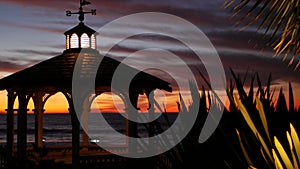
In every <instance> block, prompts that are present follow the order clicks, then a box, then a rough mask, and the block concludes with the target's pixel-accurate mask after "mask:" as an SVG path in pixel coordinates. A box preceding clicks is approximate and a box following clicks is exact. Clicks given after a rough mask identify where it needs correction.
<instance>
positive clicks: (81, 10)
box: [66, 0, 96, 22]
mask: <svg viewBox="0 0 300 169" xmlns="http://www.w3.org/2000/svg"><path fill="white" fill-rule="evenodd" d="M89 4H91V2H89V1H86V0H80V7H79V11H78V12H71V11H66V15H67V16H72V15H73V14H78V15H79V17H78V19H79V21H80V22H83V21H84V14H92V15H96V9H92V10H91V11H90V12H85V11H83V8H82V7H83V6H85V5H89Z"/></svg>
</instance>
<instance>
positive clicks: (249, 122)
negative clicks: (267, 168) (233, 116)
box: [235, 97, 272, 159]
mask: <svg viewBox="0 0 300 169" xmlns="http://www.w3.org/2000/svg"><path fill="white" fill-rule="evenodd" d="M235 99H236V101H237V104H238V106H239V108H240V110H241V113H242V115H243V117H244V119H245V121H246V123H247V124H248V126H249V127H250V129H251V130H252V132H253V134H255V135H256V136H257V139H258V141H259V142H260V143H261V145H262V146H263V148H264V150H265V152H266V153H267V155H268V157H269V158H270V159H272V156H271V152H270V150H269V148H268V146H267V144H266V142H265V141H264V139H263V138H262V136H261V134H260V133H259V132H258V130H257V129H256V127H255V125H254V123H253V121H252V120H251V118H250V116H249V114H248V111H247V109H246V108H245V106H244V105H243V104H242V102H241V101H240V99H238V98H237V97H235Z"/></svg>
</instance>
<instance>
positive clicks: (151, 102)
mask: <svg viewBox="0 0 300 169" xmlns="http://www.w3.org/2000/svg"><path fill="white" fill-rule="evenodd" d="M146 95H147V97H148V105H149V108H148V113H149V114H148V115H149V116H148V117H149V120H150V119H151V120H152V119H154V113H155V112H154V105H155V104H154V101H155V100H154V92H151V91H147V92H146ZM148 126H149V133H148V136H149V137H153V136H154V134H155V133H154V132H155V131H154V130H155V129H154V122H149V123H148ZM155 144H156V143H154V142H152V141H149V150H148V151H155V150H154V149H152V148H153V147H155Z"/></svg>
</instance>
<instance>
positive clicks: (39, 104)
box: [33, 91, 45, 148]
mask: <svg viewBox="0 0 300 169" xmlns="http://www.w3.org/2000/svg"><path fill="white" fill-rule="evenodd" d="M43 95H44V94H43V93H42V92H41V91H38V92H36V93H34V95H33V101H34V110H33V111H34V115H35V146H36V147H37V148H42V147H43V114H44V111H45V110H44V102H43Z"/></svg>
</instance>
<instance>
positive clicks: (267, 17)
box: [223, 0, 300, 69]
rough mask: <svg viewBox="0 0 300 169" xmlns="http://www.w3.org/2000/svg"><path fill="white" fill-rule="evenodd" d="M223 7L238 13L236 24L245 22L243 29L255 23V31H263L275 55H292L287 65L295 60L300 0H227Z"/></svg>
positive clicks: (299, 43)
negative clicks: (236, 0) (237, 0)
mask: <svg viewBox="0 0 300 169" xmlns="http://www.w3.org/2000/svg"><path fill="white" fill-rule="evenodd" d="M223 6H224V7H225V8H230V7H232V8H231V11H232V12H233V14H232V17H239V19H238V20H237V22H236V26H240V25H241V24H243V23H245V25H244V26H242V28H241V29H245V28H247V27H249V26H250V25H253V24H254V23H258V26H257V31H259V30H262V31H264V33H263V35H262V39H266V40H267V43H265V44H266V45H269V46H271V47H273V50H274V51H275V56H278V55H281V54H284V55H283V60H285V59H286V58H287V56H291V57H290V60H289V66H290V65H293V64H294V63H295V66H294V67H295V69H297V68H298V67H299V66H300V61H297V62H296V60H297V59H296V57H299V55H298V54H299V52H300V38H299V36H300V35H299V34H300V29H299V27H300V1H299V0H240V2H238V3H235V0H231V1H226V2H225V3H224V5H223Z"/></svg>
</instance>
